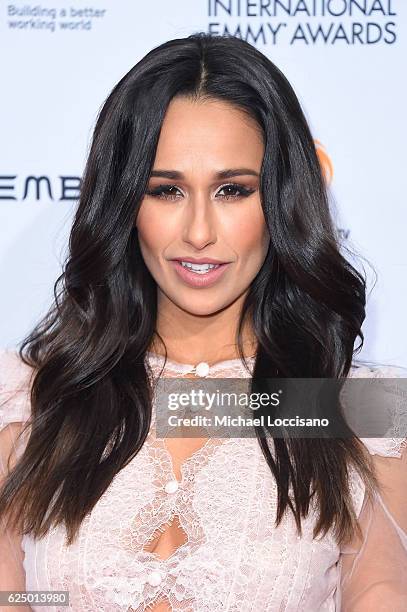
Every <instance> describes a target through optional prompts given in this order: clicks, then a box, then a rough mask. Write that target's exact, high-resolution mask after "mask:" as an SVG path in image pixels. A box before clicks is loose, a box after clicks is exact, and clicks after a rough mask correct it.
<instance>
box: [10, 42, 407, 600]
mask: <svg viewBox="0 0 407 612" xmlns="http://www.w3.org/2000/svg"><path fill="white" fill-rule="evenodd" d="M69 249H70V250H69V258H68V261H67V263H66V265H65V269H64V272H63V274H62V276H61V277H60V278H59V279H58V281H57V283H56V288H55V289H56V290H55V295H56V304H55V307H54V308H53V310H52V311H51V312H50V313H49V314H48V316H47V317H46V318H45V319H44V320H43V321H42V322H41V324H39V325H38V326H37V327H36V329H35V330H34V331H33V332H32V333H31V334H30V335H29V336H28V337H27V338H26V339H25V340H24V342H23V344H22V346H21V348H20V351H19V355H18V356H17V355H14V354H13V353H12V352H8V353H7V352H6V353H5V354H4V355H3V368H2V373H1V375H2V385H3V394H4V400H5V401H4V405H3V407H2V408H3V409H2V419H3V430H2V432H1V435H2V440H1V445H2V446H1V448H2V457H3V465H4V483H3V488H2V491H1V496H0V508H1V518H2V524H3V532H2V540H1V546H2V549H3V553H4V554H3V556H2V559H3V561H2V565H1V574H0V575H1V588H2V589H14V590H16V589H20V590H24V589H27V590H28V589H34V590H35V589H37V590H40V589H45V590H47V589H48V590H53V591H57V590H67V591H69V597H70V606H71V609H73V610H105V611H109V612H110V611H111V610H126V611H140V610H146V609H149V610H154V611H155V612H163V611H167V610H174V611H177V612H178V611H181V610H182V611H183V612H186V611H190V610H191V611H204V610H205V611H210V612H216V611H218V610H219V611H220V610H230V611H232V610H236V611H237V610H239V611H246V610H247V611H248V610H256V612H257V611H263V610H264V611H265V610H269V611H273V612H274V611H275V610H287V611H291V610H299V609H303V610H309V611H315V610H339V609H344V610H350V611H354V612H356V611H357V612H360V611H362V610H369V611H370V610H372V609H375V610H384V609H386V610H387V609H392V610H400V611H401V610H405V609H406V607H407V605H406V601H407V592H406V587H405V583H403V577H404V572H405V568H406V563H407V546H406V542H405V539H406V537H407V536H406V532H405V531H403V530H406V529H407V525H406V513H405V508H406V503H407V500H406V490H407V487H405V484H406V451H405V450H404V449H405V445H406V444H405V440H402V439H391V440H390V439H382V440H376V441H375V440H364V443H363V441H361V440H359V439H358V438H347V439H330V440H326V439H325V440H320V439H303V440H301V439H296V440H295V439H277V438H276V439H274V440H272V441H271V442H272V443H267V444H266V442H265V438H264V437H263V438H260V437H259V438H258V439H255V438H254V437H253V438H250V439H233V438H230V439H217V438H208V439H207V440H205V439H199V438H190V439H180V438H168V439H161V438H159V437H157V436H156V435H155V433H154V429H153V425H154V424H155V418H156V412H155V408H156V405H155V399H156V397H155V394H154V389H155V383H156V382H157V381H158V379H159V378H160V377H172V376H175V377H182V376H185V377H186V378H193V377H195V376H198V377H200V376H204V377H205V376H209V377H213V378H216V377H223V378H225V377H241V378H245V377H246V378H249V377H250V376H252V377H253V381H260V379H261V378H262V377H278V376H279V377H282V378H287V377H304V378H305V377H331V378H339V377H345V376H348V375H354V376H359V375H365V376H366V375H368V376H377V375H381V376H383V375H385V374H386V371H385V370H380V371H376V372H373V371H371V370H369V369H368V368H362V369H356V368H355V367H352V355H353V346H354V341H355V339H356V337H357V336H359V337H360V339H361V341H362V343H363V334H362V331H361V325H362V322H363V319H364V316H365V310H364V307H365V283H364V280H363V278H362V277H361V275H360V274H359V273H358V272H357V271H356V270H355V269H354V268H353V267H352V266H351V265H350V264H349V263H348V262H347V261H346V260H345V258H344V257H343V256H342V255H341V254H340V252H339V247H338V242H337V237H336V235H335V232H334V228H333V224H332V221H331V218H330V214H329V207H328V202H327V194H326V186H325V184H324V179H323V175H322V172H321V168H320V165H319V162H318V158H317V154H316V150H315V146H314V143H313V140H312V137H311V134H310V131H309V128H308V126H307V123H306V120H305V117H304V115H303V112H302V110H301V108H300V105H299V102H298V100H297V98H296V96H295V94H294V92H293V90H292V88H291V86H290V85H289V83H288V82H287V80H286V79H285V77H284V76H283V75H282V73H281V72H280V71H279V70H278V69H277V68H276V66H274V64H272V63H271V62H270V61H269V60H268V59H267V58H266V57H265V56H264V55H262V54H261V53H260V52H259V51H258V50H256V49H255V48H254V47H252V46H250V45H249V44H247V43H245V42H243V41H241V40H239V39H237V38H232V37H210V36H208V35H205V34H194V35H191V36H189V37H188V38H184V39H178V40H171V41H169V42H167V43H165V44H163V45H161V46H159V47H157V48H155V49H153V50H152V51H150V52H149V53H148V54H147V55H146V56H145V57H144V58H143V59H142V60H141V61H140V62H139V63H138V64H136V66H134V68H132V69H131V70H130V71H129V73H128V74H126V75H125V76H124V77H123V78H122V79H121V81H120V82H119V83H118V84H117V85H116V87H115V88H114V89H113V91H112V92H111V94H110V95H109V97H108V98H107V100H106V102H105V104H104V105H103V107H102V109H101V112H100V114H99V117H98V120H97V124H96V127H95V131H94V136H93V141H92V146H91V150H90V153H89V158H88V161H87V165H86V169H85V174H84V179H83V184H82V189H81V197H80V202H79V206H78V210H77V212H76V217H75V220H74V223H73V227H72V231H71V236H70V241H69ZM212 266H214V267H212ZM61 281H62V287H61V289H60V290H58V283H59V282H61ZM153 383H154V384H153ZM23 427H24V429H23V432H22V435H21V436H20V437H18V433H19V432H20V430H22V428H23ZM368 450H369V451H370V455H369V453H368V452H367V451H368ZM369 457H370V458H369ZM9 458H10V461H9V465H8V470H7V468H6V467H5V466H6V461H7V460H8V459H9ZM383 481H385V482H386V489H385V490H382V488H380V485H381V484H382V483H383ZM402 487H404V488H402ZM6 518H7V519H8V520H7V523H6ZM358 519H359V527H360V529H359V530H358V529H357V520H358ZM12 561H14V563H12ZM386 606H388V607H386ZM10 609H11V608H10ZM31 609H32V610H37V606H36V605H35V602H34V603H32V604H31ZM40 609H41V610H43V609H44V607H43V606H41V607H39V606H38V610H40ZM45 609H46V608H45ZM49 609H53V610H54V609H55V610H57V609H58V610H59V609H61V610H63V609H66V608H64V607H63V606H62V605H61V604H59V605H58V604H56V605H55V607H51V606H50V608H49Z"/></svg>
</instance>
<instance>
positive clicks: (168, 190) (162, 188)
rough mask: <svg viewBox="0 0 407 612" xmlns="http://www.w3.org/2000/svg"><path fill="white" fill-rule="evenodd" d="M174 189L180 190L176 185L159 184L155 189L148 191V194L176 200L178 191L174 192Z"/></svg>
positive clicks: (162, 198)
mask: <svg viewBox="0 0 407 612" xmlns="http://www.w3.org/2000/svg"><path fill="white" fill-rule="evenodd" d="M173 189H175V190H178V191H179V189H178V187H176V186H175V185H158V187H156V188H155V189H150V190H148V191H146V194H147V195H149V196H153V197H155V198H160V199H161V200H176V199H177V198H176V193H173V192H172V190H173Z"/></svg>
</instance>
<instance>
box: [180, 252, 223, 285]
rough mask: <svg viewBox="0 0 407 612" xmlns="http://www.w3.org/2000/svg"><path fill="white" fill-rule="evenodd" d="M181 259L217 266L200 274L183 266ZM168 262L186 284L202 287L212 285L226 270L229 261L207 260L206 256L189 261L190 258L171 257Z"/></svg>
mask: <svg viewBox="0 0 407 612" xmlns="http://www.w3.org/2000/svg"><path fill="white" fill-rule="evenodd" d="M181 261H184V262H189V263H194V264H206V263H210V264H215V265H217V267H216V268H212V269H211V270H208V272H205V273H203V274H202V273H198V272H193V271H192V270H191V269H188V268H186V267H185V266H183V265H182V264H181ZM170 263H171V265H172V267H173V268H174V270H175V272H176V273H177V275H178V277H179V279H180V280H181V281H182V282H183V283H185V284H186V285H189V286H190V287H195V288H204V287H210V286H212V285H214V284H215V283H216V282H217V281H218V280H219V279H220V278H221V277H222V276H223V274H224V273H225V272H226V270H227V269H228V268H229V265H230V263H222V262H219V261H217V260H213V259H212V260H210V261H208V260H207V258H205V259H202V260H199V261H198V260H192V261H191V259H190V258H186V259H173V260H171V261H170Z"/></svg>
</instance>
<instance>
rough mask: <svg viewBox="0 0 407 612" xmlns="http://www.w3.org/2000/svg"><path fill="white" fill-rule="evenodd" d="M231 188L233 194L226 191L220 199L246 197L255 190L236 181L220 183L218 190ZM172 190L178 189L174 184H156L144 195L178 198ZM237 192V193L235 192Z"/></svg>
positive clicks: (159, 197)
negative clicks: (156, 185) (225, 183)
mask: <svg viewBox="0 0 407 612" xmlns="http://www.w3.org/2000/svg"><path fill="white" fill-rule="evenodd" d="M228 189H229V190H231V191H234V192H235V193H234V195H231V194H230V193H228V194H227V195H221V196H219V197H220V198H221V199H222V200H237V199H238V198H242V197H243V198H247V197H248V196H249V195H251V194H252V193H254V192H255V189H252V188H247V187H243V185H238V184H237V183H228V184H227V185H222V187H221V188H220V190H219V191H223V190H228ZM172 190H178V191H179V189H178V187H176V185H158V187H155V188H154V189H150V190H147V191H146V195H149V196H152V197H156V198H158V199H160V200H172V201H175V200H177V199H178V197H177V194H176V193H174V191H172ZM236 192H237V193H236Z"/></svg>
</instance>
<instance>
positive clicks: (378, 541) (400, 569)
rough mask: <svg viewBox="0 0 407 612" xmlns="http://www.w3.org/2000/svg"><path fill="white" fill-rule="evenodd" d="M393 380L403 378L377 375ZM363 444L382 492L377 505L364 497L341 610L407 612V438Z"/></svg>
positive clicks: (349, 548) (343, 577)
mask: <svg viewBox="0 0 407 612" xmlns="http://www.w3.org/2000/svg"><path fill="white" fill-rule="evenodd" d="M375 375H376V374H375ZM392 375H393V376H399V374H398V373H396V374H393V373H392V372H391V371H389V370H388V369H387V368H386V369H384V370H382V371H381V373H379V374H378V376H381V377H386V378H387V377H388V378H390V377H391V376H392ZM394 389H397V383H395V384H394V385H393V390H394ZM403 406H405V401H404V404H403ZM402 412H404V409H403V410H402V411H401V410H400V403H399V404H398V406H397V408H396V411H395V415H396V418H397V419H400V417H402V420H403V417H405V416H406V415H405V414H404V413H403V414H402ZM403 430H404V429H401V430H400V429H399V431H403ZM362 442H363V443H364V444H365V446H366V447H367V450H368V451H369V453H370V455H371V457H372V462H373V466H374V469H375V472H376V476H377V479H378V482H379V490H378V491H376V492H375V494H374V496H373V500H372V501H369V500H368V498H367V496H366V494H365V495H364V498H363V501H362V504H361V509H360V512H359V516H358V518H359V525H360V527H361V534H362V535H361V536H357V535H355V536H354V537H353V539H352V540H351V541H350V542H349V543H348V544H346V545H345V546H343V547H342V548H341V554H340V561H339V568H340V597H339V600H340V608H339V609H340V610H342V611H343V612H371V610H374V611H375V612H389V611H390V610H391V612H406V611H407V438H405V437H398V438H390V437H389V438H380V439H378V438H366V439H362Z"/></svg>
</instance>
